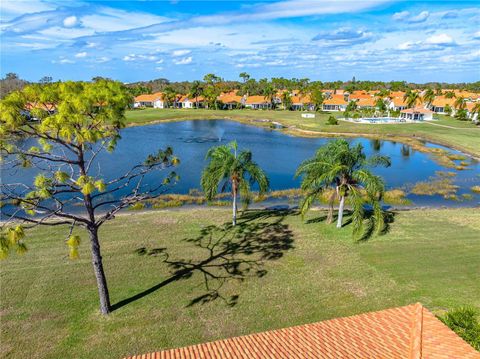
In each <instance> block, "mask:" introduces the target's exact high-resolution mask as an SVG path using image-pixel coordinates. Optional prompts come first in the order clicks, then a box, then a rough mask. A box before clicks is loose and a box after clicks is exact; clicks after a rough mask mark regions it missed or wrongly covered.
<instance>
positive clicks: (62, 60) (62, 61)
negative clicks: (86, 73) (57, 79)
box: [52, 57, 75, 65]
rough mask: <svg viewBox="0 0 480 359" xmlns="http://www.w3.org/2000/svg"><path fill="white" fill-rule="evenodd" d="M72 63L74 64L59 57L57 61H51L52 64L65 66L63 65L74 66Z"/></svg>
mask: <svg viewBox="0 0 480 359" xmlns="http://www.w3.org/2000/svg"><path fill="white" fill-rule="evenodd" d="M74 63H75V61H73V60H70V59H66V58H64V57H60V58H59V59H58V60H52V64H61V65H65V64H74Z"/></svg>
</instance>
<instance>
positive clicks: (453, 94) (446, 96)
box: [445, 91, 456, 98]
mask: <svg viewBox="0 0 480 359" xmlns="http://www.w3.org/2000/svg"><path fill="white" fill-rule="evenodd" d="M454 97H456V96H455V92H453V91H447V92H445V98H454Z"/></svg>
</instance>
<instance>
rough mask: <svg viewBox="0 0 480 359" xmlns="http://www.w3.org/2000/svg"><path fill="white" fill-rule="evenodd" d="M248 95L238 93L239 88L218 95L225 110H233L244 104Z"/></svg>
mask: <svg viewBox="0 0 480 359" xmlns="http://www.w3.org/2000/svg"><path fill="white" fill-rule="evenodd" d="M246 98H247V96H239V95H237V90H235V91H231V92H225V93H222V94H220V96H218V101H220V102H221V103H222V108H223V109H225V110H233V109H235V108H239V107H241V106H243V105H244V103H245V101H246Z"/></svg>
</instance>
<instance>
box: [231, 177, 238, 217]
mask: <svg viewBox="0 0 480 359" xmlns="http://www.w3.org/2000/svg"><path fill="white" fill-rule="evenodd" d="M232 192H233V193H232V194H233V206H232V225H234V226H235V225H236V224H237V188H236V183H235V182H233V183H232Z"/></svg>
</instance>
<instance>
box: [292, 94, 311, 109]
mask: <svg viewBox="0 0 480 359" xmlns="http://www.w3.org/2000/svg"><path fill="white" fill-rule="evenodd" d="M291 100H292V110H294V111H303V110H306V111H315V105H314V104H313V103H312V100H311V98H310V96H309V95H302V94H296V95H292V96H291Z"/></svg>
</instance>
